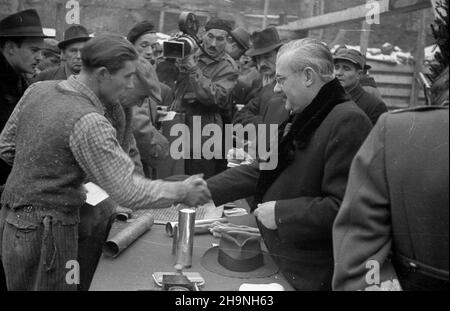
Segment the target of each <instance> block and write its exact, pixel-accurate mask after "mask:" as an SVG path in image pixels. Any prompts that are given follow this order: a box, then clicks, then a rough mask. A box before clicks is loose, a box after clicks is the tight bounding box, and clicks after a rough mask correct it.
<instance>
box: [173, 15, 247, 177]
mask: <svg viewBox="0 0 450 311" xmlns="http://www.w3.org/2000/svg"><path fill="white" fill-rule="evenodd" d="M205 31H206V32H205V34H204V36H203V43H202V48H203V49H202V51H201V52H200V51H198V55H195V54H191V55H189V56H187V57H185V58H184V59H182V60H181V61H180V66H179V67H180V75H179V77H178V81H177V84H176V88H175V98H174V105H173V106H174V110H175V111H177V112H181V113H185V115H186V125H187V127H188V128H189V131H190V133H193V132H194V122H195V123H196V127H197V125H199V128H200V129H201V130H202V131H203V128H204V127H206V126H208V125H209V124H216V125H218V126H219V127H220V128H221V129H222V130H223V128H224V120H227V119H228V120H229V119H230V116H231V112H232V110H231V107H230V100H229V97H230V93H231V91H232V90H233V88H234V86H235V82H236V80H237V77H238V70H237V69H238V68H237V65H236V63H235V62H234V60H233V59H232V58H231V56H229V55H228V54H227V53H226V52H225V46H226V41H227V38H228V36H229V33H230V31H231V25H230V23H229V22H228V21H226V20H223V19H220V18H213V19H211V20H209V21H208V22H207V23H206V25H205ZM197 56H198V57H197ZM197 120H200V122H199V121H197ZM192 136H194V135H192ZM211 137H212V136H207V135H205V136H203V135H202V137H201V145H203V144H204V143H205V142H206V141H208V140H209V139H210V138H211ZM194 141H195V140H194V138H193V137H191V141H190V146H191V147H192V148H191V150H189V152H190V155H189V159H186V160H185V172H186V174H188V175H191V174H197V173H203V174H205V177H210V176H213V175H214V174H216V173H218V172H220V171H223V170H224V169H225V168H226V161H225V160H224V158H225V156H224V155H223V153H222V150H213V152H214V153H215V152H217V153H220V158H219V157H216V156H215V155H214V157H213V158H212V159H209V158H208V157H206V156H204V155H200V156H198V155H197V152H198V151H199V150H194V149H195V148H198V146H194ZM221 147H222V146H221ZM200 148H202V147H201V146H200ZM222 148H223V147H222ZM219 151H220V152H219Z"/></svg>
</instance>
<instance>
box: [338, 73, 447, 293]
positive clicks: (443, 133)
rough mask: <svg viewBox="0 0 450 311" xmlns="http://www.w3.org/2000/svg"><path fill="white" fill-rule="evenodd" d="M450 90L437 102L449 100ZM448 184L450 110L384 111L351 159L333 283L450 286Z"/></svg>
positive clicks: (350, 286)
mask: <svg viewBox="0 0 450 311" xmlns="http://www.w3.org/2000/svg"><path fill="white" fill-rule="evenodd" d="M446 76H447V77H446V78H447V80H448V71H447V73H446ZM441 78H443V79H445V76H442V77H441ZM436 85H439V87H441V85H440V83H437V84H436ZM445 88H446V93H447V94H446V96H444V98H442V96H440V95H439V94H435V95H434V96H433V98H434V99H439V101H436V102H435V103H434V104H435V105H442V104H443V102H447V103H448V84H446V87H445ZM432 90H433V88H432ZM438 93H441V94H444V95H445V90H442V91H439V92H438ZM445 97H446V98H445ZM448 189H449V111H448V107H439V106H425V107H418V108H412V109H405V110H402V111H397V112H392V113H386V114H383V115H382V116H381V117H380V119H379V120H378V122H377V124H376V125H375V127H374V128H373V130H372V132H371V133H370V135H369V136H368V137H367V140H366V141H365V142H364V144H363V146H362V147H361V149H360V150H359V151H358V154H357V155H356V157H355V159H354V160H353V163H352V166H351V170H350V176H349V182H348V186H347V190H346V193H345V197H344V200H343V203H342V206H341V208H340V211H339V213H338V215H337V217H336V222H335V224H334V227H333V242H334V256H335V261H336V265H335V272H334V277H333V288H334V289H335V290H363V289H370V290H373V289H376V290H399V289H404V290H447V291H448V289H449V286H448V284H449V283H448V281H449V272H448V270H449V256H448V254H449V239H448V236H449V223H448V222H449V214H448V207H449V192H448Z"/></svg>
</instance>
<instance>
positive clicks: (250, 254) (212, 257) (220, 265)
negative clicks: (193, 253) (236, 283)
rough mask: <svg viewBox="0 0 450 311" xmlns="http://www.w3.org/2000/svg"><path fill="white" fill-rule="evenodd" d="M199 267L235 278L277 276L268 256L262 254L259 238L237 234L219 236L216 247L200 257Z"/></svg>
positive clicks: (264, 253)
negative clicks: (200, 265) (218, 242)
mask: <svg viewBox="0 0 450 311" xmlns="http://www.w3.org/2000/svg"><path fill="white" fill-rule="evenodd" d="M202 266H203V267H204V268H205V269H206V270H208V271H211V272H214V273H217V274H220V275H223V276H227V277H234V278H265V277H269V276H271V275H273V274H275V273H277V272H278V267H277V266H276V264H275V262H274V261H273V259H272V258H271V257H270V255H269V254H267V253H266V252H263V251H262V250H261V238H260V237H259V236H256V235H254V234H251V233H246V232H237V231H230V232H228V233H222V237H221V239H220V244H219V246H216V247H213V248H210V249H209V250H207V251H206V253H205V254H204V255H203V258H202Z"/></svg>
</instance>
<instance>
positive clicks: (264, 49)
mask: <svg viewBox="0 0 450 311" xmlns="http://www.w3.org/2000/svg"><path fill="white" fill-rule="evenodd" d="M250 40H251V42H252V47H251V48H250V49H249V50H248V51H247V52H246V53H245V54H246V55H248V56H257V55H261V54H265V53H268V52H270V51H272V50H275V49H276V48H278V47H280V46H282V45H283V43H282V42H281V40H280V36H279V35H278V31H277V30H276V28H274V27H269V28H266V29H263V30H261V31H255V32H253V33H252V35H251V37H250Z"/></svg>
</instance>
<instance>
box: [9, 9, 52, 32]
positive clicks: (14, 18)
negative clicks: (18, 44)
mask: <svg viewBox="0 0 450 311" xmlns="http://www.w3.org/2000/svg"><path fill="white" fill-rule="evenodd" d="M0 37H36V38H51V37H50V36H46V35H44V31H43V29H42V24H41V19H40V18H39V15H38V13H37V11H36V10H34V9H30V10H24V11H20V12H17V13H15V14H12V15H9V16H7V17H5V18H4V19H2V20H1V21H0Z"/></svg>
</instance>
